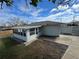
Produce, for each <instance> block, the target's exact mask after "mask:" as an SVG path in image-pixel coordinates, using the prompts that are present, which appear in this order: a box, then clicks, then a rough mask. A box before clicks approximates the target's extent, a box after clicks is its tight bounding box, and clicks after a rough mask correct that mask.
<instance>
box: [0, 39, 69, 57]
mask: <svg viewBox="0 0 79 59" xmlns="http://www.w3.org/2000/svg"><path fill="white" fill-rule="evenodd" d="M67 47H68V46H67V45H62V44H58V43H55V42H48V41H45V40H37V41H35V42H33V43H32V44H30V45H28V46H25V45H24V44H21V43H18V42H16V41H14V40H12V39H10V38H4V39H0V59H61V57H62V56H63V54H64V53H65V51H66V49H67Z"/></svg>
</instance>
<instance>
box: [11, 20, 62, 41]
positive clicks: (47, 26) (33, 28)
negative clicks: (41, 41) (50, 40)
mask: <svg viewBox="0 0 79 59" xmlns="http://www.w3.org/2000/svg"><path fill="white" fill-rule="evenodd" d="M60 29H61V25H60V23H58V22H52V21H42V22H36V23H31V24H29V25H28V26H18V27H13V35H12V36H13V37H15V38H17V39H19V40H23V41H25V42H30V41H33V40H35V39H37V37H39V36H41V35H44V36H59V34H60Z"/></svg>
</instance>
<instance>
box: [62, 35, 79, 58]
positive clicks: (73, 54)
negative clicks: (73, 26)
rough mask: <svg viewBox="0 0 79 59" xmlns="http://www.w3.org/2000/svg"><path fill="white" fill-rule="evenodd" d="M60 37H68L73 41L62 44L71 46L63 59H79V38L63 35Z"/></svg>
mask: <svg viewBox="0 0 79 59" xmlns="http://www.w3.org/2000/svg"><path fill="white" fill-rule="evenodd" d="M60 37H67V38H69V39H71V40H69V42H65V43H63V42H61V43H63V44H67V45H69V48H68V49H67V51H66V52H65V54H64V56H63V57H62V59H79V36H67V35H61V36H60Z"/></svg>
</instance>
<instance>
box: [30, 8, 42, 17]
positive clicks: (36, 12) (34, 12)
mask: <svg viewBox="0 0 79 59" xmlns="http://www.w3.org/2000/svg"><path fill="white" fill-rule="evenodd" d="M42 11H43V9H38V10H36V11H33V12H32V13H31V15H32V16H38V15H39V14H40V12H42Z"/></svg>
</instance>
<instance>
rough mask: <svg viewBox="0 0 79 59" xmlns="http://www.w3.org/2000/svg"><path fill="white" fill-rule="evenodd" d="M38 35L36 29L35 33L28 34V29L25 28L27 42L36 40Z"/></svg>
mask: <svg viewBox="0 0 79 59" xmlns="http://www.w3.org/2000/svg"><path fill="white" fill-rule="evenodd" d="M38 36H39V34H36V30H35V34H33V35H30V30H27V42H29V41H32V40H36V39H37V37H38Z"/></svg>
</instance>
